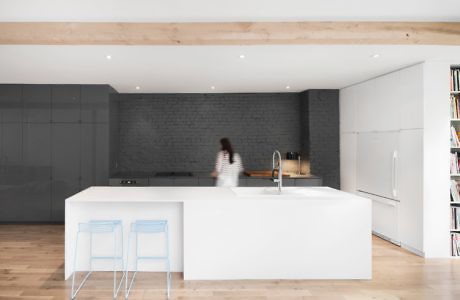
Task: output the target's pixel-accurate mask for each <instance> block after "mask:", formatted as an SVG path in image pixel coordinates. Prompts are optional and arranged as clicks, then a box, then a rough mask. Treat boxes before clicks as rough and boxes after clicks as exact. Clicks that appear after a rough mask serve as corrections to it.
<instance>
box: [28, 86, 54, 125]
mask: <svg viewBox="0 0 460 300" xmlns="http://www.w3.org/2000/svg"><path fill="white" fill-rule="evenodd" d="M22 99H23V103H24V121H25V122H40V123H48V122H50V121H51V86H49V85H44V84H43V85H42V84H40V85H38V84H26V85H24V86H23V88H22Z"/></svg>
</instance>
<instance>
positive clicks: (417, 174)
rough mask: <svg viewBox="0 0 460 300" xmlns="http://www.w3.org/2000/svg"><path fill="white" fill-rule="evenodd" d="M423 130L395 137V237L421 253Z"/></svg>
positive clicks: (406, 131) (408, 131)
mask: <svg viewBox="0 0 460 300" xmlns="http://www.w3.org/2000/svg"><path fill="white" fill-rule="evenodd" d="M422 162H423V130H422V129H418V130H403V131H401V132H400V133H399V150H398V159H397V164H396V169H397V176H396V178H397V180H396V189H397V193H398V198H399V199H400V200H401V202H400V214H399V222H398V223H399V233H400V238H401V243H402V244H404V246H406V247H410V248H412V249H416V250H418V251H419V252H422V250H423V234H422V233H423V231H422V228H423V175H422V174H423V163H422Z"/></svg>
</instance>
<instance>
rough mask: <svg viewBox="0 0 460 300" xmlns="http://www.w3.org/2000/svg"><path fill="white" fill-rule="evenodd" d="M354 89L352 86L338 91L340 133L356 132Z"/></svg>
mask: <svg viewBox="0 0 460 300" xmlns="http://www.w3.org/2000/svg"><path fill="white" fill-rule="evenodd" d="M356 89H357V88H356V87H354V86H352V87H348V88H344V89H341V90H340V96H339V108H340V132H355V131H356V125H355V122H356V94H355V90H356Z"/></svg>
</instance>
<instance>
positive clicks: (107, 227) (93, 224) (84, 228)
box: [78, 220, 122, 233]
mask: <svg viewBox="0 0 460 300" xmlns="http://www.w3.org/2000/svg"><path fill="white" fill-rule="evenodd" d="M121 224H122V222H121V220H91V221H89V222H88V223H79V224H78V230H79V231H80V232H91V233H109V232H114V231H115V229H116V227H117V226H121Z"/></svg>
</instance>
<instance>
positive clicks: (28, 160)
mask: <svg viewBox="0 0 460 300" xmlns="http://www.w3.org/2000/svg"><path fill="white" fill-rule="evenodd" d="M23 132H24V135H23V161H24V165H25V166H27V167H26V169H27V170H28V172H27V174H26V175H25V179H26V190H25V195H24V199H23V200H24V203H23V211H24V217H25V218H26V220H27V221H50V217H51V216H50V208H51V124H50V123H25V124H24V131H23Z"/></svg>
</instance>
